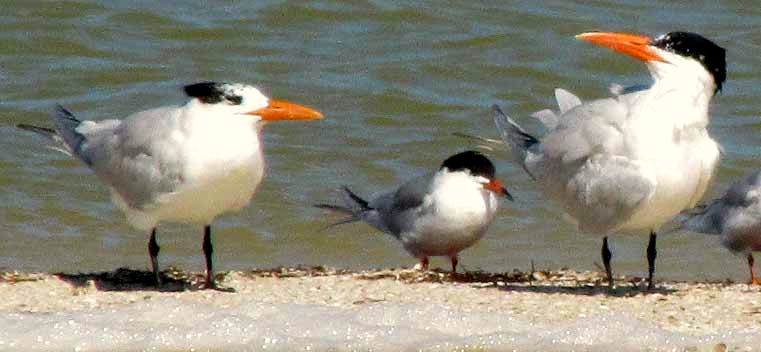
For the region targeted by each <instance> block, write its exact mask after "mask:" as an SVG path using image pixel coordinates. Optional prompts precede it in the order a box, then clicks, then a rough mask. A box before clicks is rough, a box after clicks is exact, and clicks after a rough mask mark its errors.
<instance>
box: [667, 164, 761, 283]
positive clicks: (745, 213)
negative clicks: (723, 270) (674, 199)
mask: <svg viewBox="0 0 761 352" xmlns="http://www.w3.org/2000/svg"><path fill="white" fill-rule="evenodd" d="M678 219H679V220H680V222H681V228H682V229H684V230H690V231H695V232H701V233H707V234H714V235H720V236H721V244H722V245H723V246H724V247H726V248H728V249H729V250H730V251H732V252H733V253H743V254H745V255H746V258H747V260H748V270H749V271H750V283H751V284H753V285H759V284H761V280H759V278H758V276H756V274H755V270H754V269H753V262H754V260H753V251H761V170H756V171H753V172H752V173H751V174H750V175H748V176H747V177H746V178H745V179H744V180H742V181H739V182H737V183H735V184H734V185H732V187H730V188H729V190H727V193H725V194H724V195H723V196H721V198H718V199H715V200H713V201H712V202H710V203H708V204H707V205H704V206H700V207H697V208H694V209H690V210H688V211H685V212H683V213H682V214H681V215H680V216H679V217H678Z"/></svg>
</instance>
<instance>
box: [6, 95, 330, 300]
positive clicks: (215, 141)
mask: <svg viewBox="0 0 761 352" xmlns="http://www.w3.org/2000/svg"><path fill="white" fill-rule="evenodd" d="M184 90H185V93H186V94H187V95H188V97H189V98H190V99H189V101H188V102H187V103H186V104H184V105H181V106H165V107H159V108H155V109H150V110H145V111H141V112H138V113H135V114H133V115H130V116H128V117H127V118H125V119H123V120H102V121H80V120H78V119H77V118H75V117H74V115H73V114H72V113H71V112H69V111H68V110H66V109H64V108H63V107H61V106H59V107H58V108H57V109H56V111H55V116H54V126H55V128H54V129H50V128H45V127H38V126H31V125H19V126H18V127H19V128H22V129H26V130H31V131H34V132H37V133H40V134H42V135H45V136H47V137H49V138H51V139H53V140H54V141H56V142H58V144H59V146H58V148H59V149H61V150H63V151H65V152H68V154H70V155H73V156H74V157H76V158H77V159H79V160H81V161H82V162H84V163H85V165H87V166H88V167H90V168H91V169H92V170H93V171H94V172H95V174H96V175H97V176H98V178H99V179H100V180H101V181H102V182H103V183H105V184H106V185H107V186H108V188H109V189H110V191H111V199H112V201H113V202H114V203H115V204H116V205H117V206H118V207H119V208H120V209H121V210H123V211H124V213H125V214H126V217H127V221H128V222H129V223H130V224H131V225H132V226H134V227H136V228H138V229H140V230H144V231H148V232H149V234H150V235H149V236H150V237H149V240H148V253H149V255H150V258H151V265H152V269H153V273H154V275H155V277H156V283H157V286H160V285H161V278H160V276H159V265H158V254H159V245H158V243H157V242H156V227H157V225H158V223H159V222H161V221H164V220H168V221H175V222H182V223H191V224H199V225H203V226H204V234H203V245H202V248H203V252H204V256H205V260H206V287H207V288H215V289H216V288H219V287H218V286H217V285H216V283H215V281H214V272H213V269H212V252H213V248H212V244H211V222H212V221H213V220H214V218H216V217H217V216H219V215H221V214H223V213H226V212H229V211H237V210H240V209H241V208H243V207H245V206H246V205H247V204H248V203H249V201H250V200H251V198H252V197H253V195H254V192H255V191H256V188H257V186H258V185H259V183H260V182H261V180H262V178H263V176H264V156H263V154H262V141H261V131H262V127H263V126H264V125H265V123H267V122H270V121H277V120H311V119H319V118H322V114H320V113H319V112H317V111H315V110H313V109H310V108H307V107H304V106H300V105H296V104H293V103H289V102H285V101H278V100H272V99H269V98H267V97H266V96H264V95H263V94H262V93H261V92H260V91H259V90H258V89H257V88H255V87H253V86H249V85H245V84H235V83H215V82H203V83H196V84H191V85H188V86H185V88H184Z"/></svg>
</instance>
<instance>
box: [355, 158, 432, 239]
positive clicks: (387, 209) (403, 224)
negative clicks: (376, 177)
mask: <svg viewBox="0 0 761 352" xmlns="http://www.w3.org/2000/svg"><path fill="white" fill-rule="evenodd" d="M433 175H434V174H433V173H429V174H426V175H423V176H419V177H416V178H414V179H412V180H410V181H408V182H406V183H405V184H403V185H402V186H401V187H399V188H398V189H397V190H396V191H394V192H390V193H387V194H384V195H382V196H380V197H378V198H376V199H374V200H372V201H371V202H370V207H371V208H374V209H377V210H378V214H379V215H380V217H381V219H382V221H383V223H384V224H385V226H386V229H387V232H390V233H391V234H393V235H395V236H397V237H398V236H399V233H401V232H403V231H405V230H407V227H408V226H409V225H410V224H412V222H413V221H412V220H413V219H415V218H417V216H419V212H421V211H425V207H422V205H424V203H425V197H426V195H427V194H428V192H429V191H430V188H431V182H432V180H433Z"/></svg>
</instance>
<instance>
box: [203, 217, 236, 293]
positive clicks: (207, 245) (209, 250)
mask: <svg viewBox="0 0 761 352" xmlns="http://www.w3.org/2000/svg"><path fill="white" fill-rule="evenodd" d="M202 247H203V255H204V258H205V259H206V285H205V286H204V288H205V289H208V290H216V291H222V292H235V289H233V288H231V287H222V286H219V285H217V282H216V280H214V268H213V267H212V262H211V255H212V254H213V253H214V247H212V245H211V226H210V225H206V226H204V228H203V245H202Z"/></svg>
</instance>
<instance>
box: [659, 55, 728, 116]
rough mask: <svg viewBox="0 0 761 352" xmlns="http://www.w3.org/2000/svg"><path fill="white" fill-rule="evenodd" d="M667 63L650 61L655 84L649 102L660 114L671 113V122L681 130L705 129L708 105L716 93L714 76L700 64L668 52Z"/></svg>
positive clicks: (665, 56)
mask: <svg viewBox="0 0 761 352" xmlns="http://www.w3.org/2000/svg"><path fill="white" fill-rule="evenodd" d="M659 55H661V56H662V57H664V59H666V62H658V61H652V62H648V64H647V67H648V69H649V70H650V74H651V75H652V76H653V79H654V80H655V83H653V85H652V87H651V89H650V94H649V95H650V96H649V98H650V99H654V100H653V103H655V104H657V105H658V109H659V110H661V111H671V113H669V116H671V117H672V118H673V120H672V123H673V124H674V125H675V126H679V127H687V126H693V127H706V126H707V125H708V104H709V103H710V102H711V98H712V97H713V95H714V92H715V90H716V84H715V82H714V79H713V76H712V75H711V74H710V73H709V72H708V71H707V70H706V69H705V68H704V67H703V65H701V64H700V63H699V62H698V61H696V60H693V59H691V58H685V57H682V56H679V55H676V54H673V53H669V52H666V51H660V52H659Z"/></svg>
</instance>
